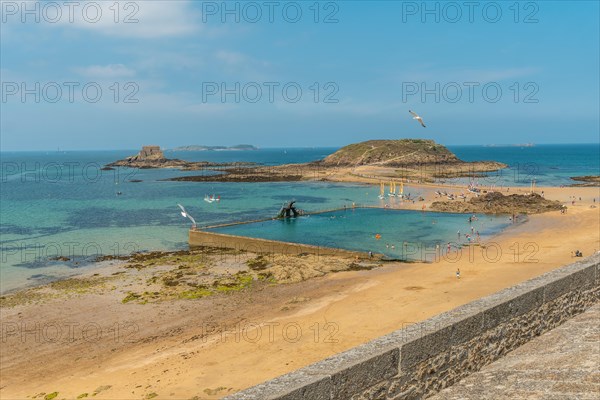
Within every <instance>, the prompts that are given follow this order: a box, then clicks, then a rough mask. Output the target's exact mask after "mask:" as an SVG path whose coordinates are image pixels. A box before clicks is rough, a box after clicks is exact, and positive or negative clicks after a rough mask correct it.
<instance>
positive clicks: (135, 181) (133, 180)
mask: <svg viewBox="0 0 600 400" xmlns="http://www.w3.org/2000/svg"><path fill="white" fill-rule="evenodd" d="M129 182H132V183H138V182H143V181H142V180H141V179H130V180H129Z"/></svg>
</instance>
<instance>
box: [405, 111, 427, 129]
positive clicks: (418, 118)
mask: <svg viewBox="0 0 600 400" xmlns="http://www.w3.org/2000/svg"><path fill="white" fill-rule="evenodd" d="M408 112H409V113H411V114H412V115H413V119H416V120H417V121H419V123H420V124H421V126H422V127H423V128H426V126H425V124H424V123H423V118H421V117H419V115H418V114H417V113H416V112H414V111H411V110H408Z"/></svg>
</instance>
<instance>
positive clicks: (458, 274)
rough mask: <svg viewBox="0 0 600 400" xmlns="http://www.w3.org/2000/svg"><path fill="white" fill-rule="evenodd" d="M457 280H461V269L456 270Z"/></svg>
mask: <svg viewBox="0 0 600 400" xmlns="http://www.w3.org/2000/svg"><path fill="white" fill-rule="evenodd" d="M456 279H460V269H459V268H456Z"/></svg>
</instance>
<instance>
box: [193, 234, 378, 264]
mask: <svg viewBox="0 0 600 400" xmlns="http://www.w3.org/2000/svg"><path fill="white" fill-rule="evenodd" d="M189 245H190V247H199V246H209V247H218V248H223V249H234V250H243V251H250V252H254V253H276V254H289V255H298V254H313V255H316V256H331V255H334V256H342V257H352V258H356V257H358V258H360V259H366V258H368V257H369V256H368V253H365V252H360V251H350V250H344V249H337V248H334V247H322V246H311V245H308V244H299V243H288V242H281V241H277V240H266V239H257V238H251V237H246V236H236V235H227V234H223V233H214V232H206V231H198V230H190V233H189ZM374 257H375V258H380V257H381V255H378V254H376V255H374Z"/></svg>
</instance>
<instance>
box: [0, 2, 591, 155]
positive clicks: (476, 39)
mask: <svg viewBox="0 0 600 400" xmlns="http://www.w3.org/2000/svg"><path fill="white" fill-rule="evenodd" d="M0 10H1V19H2V20H1V22H2V23H1V28H0V81H1V84H2V86H1V93H0V107H1V109H0V148H1V150H2V151H13V150H55V149H57V148H60V149H65V150H85V149H90V150H92V149H134V148H139V147H140V146H141V145H144V144H157V145H160V146H162V147H164V148H172V147H176V146H182V145H192V144H202V145H235V144H240V143H243V144H253V145H257V146H260V147H292V146H297V147H313V146H342V145H345V144H348V143H353V142H358V141H362V140H368V139H395V138H427V139H434V140H436V141H437V142H439V143H442V144H447V145H459V144H514V143H530V142H531V143H538V144H541V143H597V142H599V140H600V139H599V136H600V125H599V109H600V99H599V87H600V82H599V75H600V73H599V71H600V64H599V51H600V50H599V49H600V43H599V41H600V38H599V36H600V27H599V21H600V10H599V2H598V1H579V2H577V1H568V2H567V1H564V2H562V1H539V2H535V1H524V2H518V3H517V2H514V1H506V2H505V1H497V2H487V1H484V2H479V1H473V2H464V1H458V2H452V1H450V2H437V1H430V2H422V1H396V2H393V1H388V2H385V1H382V2H377V1H369V2H366V1H365V2H361V1H335V2H334V1H324V2H314V1H305V2H301V1H299V2H287V1H264V2H263V1H257V2H237V1H228V2H221V1H218V2H212V1H209V2H203V1H187V0H175V1H155V0H153V1H148V0H146V1H114V0H109V1H79V2H76V3H72V2H71V3H70V2H68V1H55V2H48V1H44V2H36V1H28V2H25V1H6V0H0ZM408 110H414V111H416V112H417V113H419V114H420V115H421V116H422V117H423V120H424V121H425V124H426V125H427V127H426V128H423V127H421V126H420V125H419V124H418V123H417V122H416V121H414V120H412V117H411V115H410V114H409V113H408Z"/></svg>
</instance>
